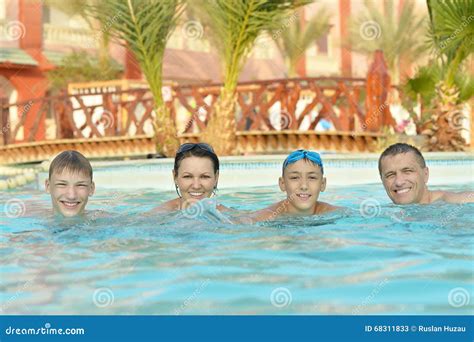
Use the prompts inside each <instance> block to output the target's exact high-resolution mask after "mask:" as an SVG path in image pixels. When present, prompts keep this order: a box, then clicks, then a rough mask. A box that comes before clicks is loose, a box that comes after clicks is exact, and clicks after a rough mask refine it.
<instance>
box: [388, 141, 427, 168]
mask: <svg viewBox="0 0 474 342" xmlns="http://www.w3.org/2000/svg"><path fill="white" fill-rule="evenodd" d="M408 152H413V154H414V155H415V158H416V161H417V162H418V164H419V165H420V166H421V168H423V169H424V168H425V167H426V162H425V158H423V155H422V154H421V152H420V150H419V149H417V148H416V147H415V146H412V145H409V144H405V143H397V144H393V145H391V146H389V147H387V148H386V149H385V151H383V152H382V154H381V155H380V158H379V174H382V159H383V158H385V157H388V156H396V155H397V154H400V153H408Z"/></svg>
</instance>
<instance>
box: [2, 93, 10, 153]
mask: <svg viewBox="0 0 474 342" xmlns="http://www.w3.org/2000/svg"><path fill="white" fill-rule="evenodd" d="M9 113H10V111H9V110H8V99H6V98H0V114H1V115H0V116H1V117H0V120H1V121H0V122H1V124H2V125H1V127H2V130H1V132H0V133H1V135H2V139H0V143H1V144H2V145H8V144H9V142H10V118H9Z"/></svg>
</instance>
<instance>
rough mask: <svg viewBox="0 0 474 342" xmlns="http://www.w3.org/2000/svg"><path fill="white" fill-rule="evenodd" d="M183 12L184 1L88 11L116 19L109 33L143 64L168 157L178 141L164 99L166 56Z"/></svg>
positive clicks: (114, 3) (107, 0)
mask: <svg viewBox="0 0 474 342" xmlns="http://www.w3.org/2000/svg"><path fill="white" fill-rule="evenodd" d="M183 10H184V2H183V0H127V1H118V0H102V1H100V3H99V4H98V5H97V6H91V7H90V10H89V11H88V13H89V15H92V16H94V17H95V18H97V19H100V18H110V17H111V16H112V17H113V20H108V21H107V25H108V29H109V32H110V34H111V35H112V36H113V37H115V38H116V39H119V40H120V41H124V42H125V43H126V44H127V46H128V48H129V49H130V50H131V51H132V52H133V53H134V55H135V57H136V59H137V61H138V63H139V64H140V68H141V70H142V72H143V74H144V75H145V77H146V79H147V81H148V85H149V87H150V92H151V93H152V95H153V98H154V100H155V113H156V116H155V120H154V122H153V126H154V129H155V139H156V146H157V151H158V152H160V153H162V154H164V155H165V156H171V155H173V154H175V152H176V150H177V148H178V139H177V134H176V126H175V125H174V122H173V120H172V118H171V115H170V112H169V109H168V108H167V107H166V106H165V103H164V101H163V96H162V84H163V77H162V76H163V56H164V52H165V47H166V43H167V41H168V39H169V37H170V35H171V33H172V32H173V30H174V28H175V27H176V21H177V19H178V18H179V16H180V15H181V14H182V12H183Z"/></svg>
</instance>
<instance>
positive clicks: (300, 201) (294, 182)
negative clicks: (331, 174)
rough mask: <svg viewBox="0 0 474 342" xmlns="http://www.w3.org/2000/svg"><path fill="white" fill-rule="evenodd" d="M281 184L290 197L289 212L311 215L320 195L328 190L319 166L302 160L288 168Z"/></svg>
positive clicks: (281, 187) (280, 181)
mask: <svg viewBox="0 0 474 342" xmlns="http://www.w3.org/2000/svg"><path fill="white" fill-rule="evenodd" d="M279 184H280V189H281V191H286V194H287V196H288V200H289V212H292V213H300V214H307V215H311V214H313V212H314V207H315V205H316V202H317V201H318V197H319V193H320V192H321V191H324V190H325V189H326V178H324V177H323V174H322V173H321V168H320V167H319V166H318V165H315V164H314V163H312V162H310V161H308V160H305V159H301V160H298V161H297V162H296V163H293V164H290V165H288V166H287V168H286V169H285V172H284V174H283V177H280V180H279Z"/></svg>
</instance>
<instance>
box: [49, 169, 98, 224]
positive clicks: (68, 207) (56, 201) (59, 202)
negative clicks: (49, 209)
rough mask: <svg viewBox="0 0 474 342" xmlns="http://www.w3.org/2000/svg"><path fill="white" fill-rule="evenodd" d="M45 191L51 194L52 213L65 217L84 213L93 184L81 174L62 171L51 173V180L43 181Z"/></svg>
mask: <svg viewBox="0 0 474 342" xmlns="http://www.w3.org/2000/svg"><path fill="white" fill-rule="evenodd" d="M45 186H46V191H47V192H48V193H49V194H51V201H52V203H53V210H54V212H57V213H60V214H61V215H63V216H65V217H73V216H76V215H82V214H83V213H84V210H85V207H86V204H87V201H88V199H89V196H92V195H93V194H94V190H95V184H94V182H93V181H92V179H91V178H90V176H88V175H87V174H85V173H83V172H71V171H69V170H68V169H64V170H63V171H62V172H61V173H57V172H53V174H52V175H51V179H47V180H46V181H45Z"/></svg>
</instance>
